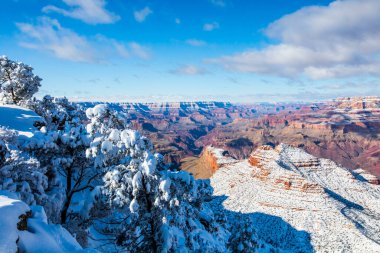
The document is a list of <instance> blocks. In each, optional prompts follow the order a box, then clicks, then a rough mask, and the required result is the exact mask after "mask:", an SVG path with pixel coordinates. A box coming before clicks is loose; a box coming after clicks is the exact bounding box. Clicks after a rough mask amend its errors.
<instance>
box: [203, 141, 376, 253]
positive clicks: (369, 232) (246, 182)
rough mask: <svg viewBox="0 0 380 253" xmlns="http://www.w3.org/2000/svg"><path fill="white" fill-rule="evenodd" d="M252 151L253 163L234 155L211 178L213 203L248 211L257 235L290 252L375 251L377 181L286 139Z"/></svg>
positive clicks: (228, 210)
mask: <svg viewBox="0 0 380 253" xmlns="http://www.w3.org/2000/svg"><path fill="white" fill-rule="evenodd" d="M256 154H257V156H256V159H259V162H258V163H257V166H252V165H251V164H250V163H249V162H248V161H247V160H242V161H236V162H235V163H230V164H226V165H225V166H222V167H221V168H220V169H219V170H217V171H216V173H215V174H214V175H213V176H212V177H211V178H210V181H211V185H212V186H213V188H214V196H215V200H214V204H213V206H214V208H218V206H220V203H219V201H223V203H222V205H223V206H224V208H225V209H224V210H223V212H225V213H226V214H231V213H232V214H239V215H240V216H250V217H251V218H252V219H253V221H254V226H255V228H256V229H257V233H258V237H259V238H261V239H264V240H265V241H267V242H272V243H274V244H277V246H278V247H279V248H282V249H284V250H289V251H291V252H294V251H297V252H361V251H362V252H373V253H375V252H376V253H378V252H380V210H379V206H380V186H379V185H373V184H370V183H368V182H367V181H366V180H365V179H364V178H362V177H356V176H355V175H354V174H352V173H350V171H348V170H347V169H345V168H343V167H340V166H338V165H337V164H336V163H334V162H332V161H331V160H328V159H320V158H317V157H314V156H312V155H309V154H308V153H306V152H305V151H303V150H301V149H298V148H294V147H291V146H288V145H279V146H277V148H275V149H268V150H258V151H257V153H256ZM231 218H232V219H235V220H239V219H237V218H234V217H231ZM268 224H270V225H268ZM268 226H269V227H272V228H268ZM307 234H309V235H310V239H311V240H310V239H307V236H306V235H307ZM310 246H311V247H310Z"/></svg>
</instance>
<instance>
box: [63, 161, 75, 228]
mask: <svg viewBox="0 0 380 253" xmlns="http://www.w3.org/2000/svg"><path fill="white" fill-rule="evenodd" d="M71 177H72V169H71V168H68V169H67V177H66V200H65V204H64V205H63V208H62V211H61V224H65V223H66V220H67V211H68V210H69V207H70V203H71V198H72V197H73V194H72V192H71Z"/></svg>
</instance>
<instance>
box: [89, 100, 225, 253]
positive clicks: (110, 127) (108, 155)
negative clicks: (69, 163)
mask: <svg viewBox="0 0 380 253" xmlns="http://www.w3.org/2000/svg"><path fill="white" fill-rule="evenodd" d="M86 114H87V116H88V117H89V118H90V120H91V122H90V123H89V124H88V126H87V130H88V132H90V133H91V136H92V143H91V144H90V148H89V149H88V150H87V156H88V157H90V158H91V157H92V158H93V159H94V165H95V167H97V168H98V169H99V170H101V171H104V177H103V180H104V184H103V185H102V186H100V187H98V188H96V194H93V196H95V199H96V201H95V203H94V204H93V205H92V206H91V208H89V209H87V210H89V211H90V213H89V214H88V216H89V217H91V218H90V220H91V222H90V228H89V229H88V231H89V237H90V244H93V245H95V246H96V247H99V249H101V250H102V251H110V252H119V251H125V252H156V251H157V252H158V251H161V252H171V251H179V252H186V251H193V252H196V251H203V252H223V251H226V248H225V245H226V236H225V232H224V229H223V228H222V227H221V226H220V225H219V224H217V222H216V221H215V219H214V217H213V214H212V212H211V211H210V209H207V208H206V207H205V206H204V205H203V202H204V201H205V200H207V198H208V197H209V196H210V194H211V187H210V186H209V185H208V184H207V183H206V182H205V181H202V180H195V179H194V178H193V177H192V176H191V175H190V174H188V173H187V172H184V171H171V170H168V167H167V166H166V165H165V164H164V162H163V158H162V156H161V155H159V154H154V153H153V152H152V144H151V143H150V141H149V140H148V139H146V138H145V137H143V136H141V135H140V134H139V133H138V132H137V131H134V130H131V129H128V128H127V129H123V128H124V127H125V123H123V121H122V119H121V118H120V117H118V115H117V114H115V113H113V112H112V111H111V110H110V109H109V108H108V107H107V106H105V105H97V106H95V108H91V109H88V110H87V112H86Z"/></svg>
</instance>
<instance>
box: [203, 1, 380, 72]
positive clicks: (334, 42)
mask: <svg viewBox="0 0 380 253" xmlns="http://www.w3.org/2000/svg"><path fill="white" fill-rule="evenodd" d="M379 13H380V1H378V0H345V1H335V2H332V3H331V4H330V5H328V6H311V7H305V8H302V9H300V10H298V11H296V12H294V13H292V14H289V15H286V16H284V17H282V18H280V19H279V20H277V21H275V22H273V23H272V24H270V25H269V26H268V27H267V28H266V29H265V31H264V32H265V34H266V35H267V36H268V38H270V39H272V40H273V41H274V44H272V45H269V46H266V47H264V48H262V49H250V50H246V51H244V52H240V53H237V54H234V55H227V56H222V57H219V58H214V59H209V60H208V62H211V63H216V64H220V65H222V66H224V67H225V68H226V69H227V70H231V71H239V72H250V73H258V74H270V75H276V76H282V77H291V78H294V77H307V78H310V79H327V78H341V77H350V76H359V75H371V76H380V57H379V56H380V43H379V41H380V15H379Z"/></svg>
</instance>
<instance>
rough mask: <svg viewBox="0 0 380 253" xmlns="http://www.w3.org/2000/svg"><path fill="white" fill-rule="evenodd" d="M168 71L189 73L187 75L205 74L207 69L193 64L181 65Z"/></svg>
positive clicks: (181, 73) (182, 73)
mask: <svg viewBox="0 0 380 253" xmlns="http://www.w3.org/2000/svg"><path fill="white" fill-rule="evenodd" d="M169 72H170V73H172V74H177V75H189V76H194V75H204V74H207V71H206V70H205V69H202V68H199V67H197V66H194V65H182V66H179V67H178V68H176V69H174V70H170V71H169Z"/></svg>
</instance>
